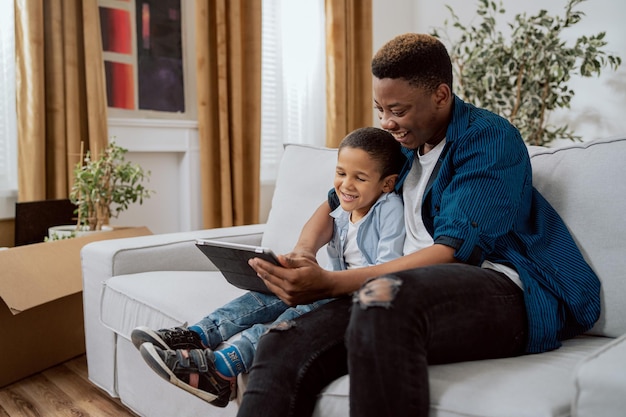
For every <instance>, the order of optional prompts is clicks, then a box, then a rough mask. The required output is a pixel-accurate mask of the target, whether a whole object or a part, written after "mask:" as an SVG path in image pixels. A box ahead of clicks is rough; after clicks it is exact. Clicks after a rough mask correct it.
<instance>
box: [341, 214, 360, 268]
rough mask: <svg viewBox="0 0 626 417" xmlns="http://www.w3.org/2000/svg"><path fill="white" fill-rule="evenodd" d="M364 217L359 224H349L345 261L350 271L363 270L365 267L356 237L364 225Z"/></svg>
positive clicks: (344, 254)
mask: <svg viewBox="0 0 626 417" xmlns="http://www.w3.org/2000/svg"><path fill="white" fill-rule="evenodd" d="M363 219H365V217H362V218H361V219H360V220H359V221H358V222H356V223H352V220H350V221H349V223H348V234H347V236H346V245H345V246H344V252H343V259H344V260H345V261H346V267H347V268H348V269H352V268H361V267H363V266H365V265H364V264H363V255H361V251H360V250H359V245H357V243H356V236H357V234H358V233H359V227H360V226H361V223H363Z"/></svg>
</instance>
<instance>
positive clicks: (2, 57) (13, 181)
mask: <svg viewBox="0 0 626 417" xmlns="http://www.w3.org/2000/svg"><path fill="white" fill-rule="evenodd" d="M0 97H2V98H3V100H0V198H2V199H4V200H6V199H7V198H8V197H15V195H16V191H17V168H16V165H17V152H16V147H17V114H16V109H15V23H14V11H13V2H12V1H3V2H0ZM0 206H10V204H9V203H8V202H6V201H4V204H2V205H0ZM5 211H6V210H4V209H0V218H6V217H13V215H12V213H5Z"/></svg>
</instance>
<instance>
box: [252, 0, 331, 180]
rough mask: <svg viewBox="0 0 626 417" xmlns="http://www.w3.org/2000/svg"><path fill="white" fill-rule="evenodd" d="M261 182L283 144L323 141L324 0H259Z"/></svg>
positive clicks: (272, 171)
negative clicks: (261, 19) (261, 11)
mask: <svg viewBox="0 0 626 417" xmlns="http://www.w3.org/2000/svg"><path fill="white" fill-rule="evenodd" d="M262 27H263V29H262V32H263V33H262V48H263V51H262V57H263V58H262V92H261V101H262V105H261V109H262V110H261V181H265V182H271V181H274V180H275V179H276V173H277V170H278V163H279V161H280V157H281V156H282V148H283V144H284V143H305V144H311V145H319V146H323V145H324V144H325V141H326V139H325V138H326V75H325V71H326V69H325V68H326V60H325V56H326V53H325V48H326V43H325V30H324V0H314V1H306V2H294V1H290V0H263V24H262Z"/></svg>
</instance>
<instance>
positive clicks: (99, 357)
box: [81, 224, 265, 397]
mask: <svg viewBox="0 0 626 417" xmlns="http://www.w3.org/2000/svg"><path fill="white" fill-rule="evenodd" d="M264 230H265V225H264V224H257V225H248V226H235V227H225V228H215V229H206V230H198V231H192V232H182V233H167V234H157V235H149V236H139V237H132V238H124V239H112V240H102V241H98V242H92V243H89V244H87V245H85V246H84V247H83V249H82V250H81V265H82V273H83V314H84V320H85V345H86V349H87V365H88V371H89V379H90V380H91V381H92V382H93V383H94V384H96V385H97V386H99V387H100V388H102V389H104V390H105V391H107V392H108V393H109V394H110V395H111V396H114V397H116V396H117V387H116V381H115V377H116V376H115V334H114V333H113V332H112V331H111V330H109V329H107V328H106V327H104V326H103V325H102V323H101V322H100V299H101V296H102V288H103V287H102V283H103V282H104V281H106V280H108V279H109V278H111V277H113V276H117V275H126V274H134V273H139V272H148V271H210V270H215V267H214V266H213V264H212V263H211V262H210V261H209V260H208V259H207V258H206V256H204V254H202V252H201V251H200V250H199V249H197V248H196V247H195V241H196V239H203V238H206V239H218V240H225V241H231V242H239V243H245V244H250V245H257V244H260V242H261V238H262V236H263V231H264Z"/></svg>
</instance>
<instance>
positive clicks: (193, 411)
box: [82, 138, 626, 417]
mask: <svg viewBox="0 0 626 417" xmlns="http://www.w3.org/2000/svg"><path fill="white" fill-rule="evenodd" d="M530 153H531V155H532V164H533V171H534V182H535V186H536V187H537V188H538V189H539V190H540V191H541V192H542V193H543V194H544V196H545V197H546V198H547V199H548V200H550V201H551V203H552V204H553V205H554V206H555V207H556V208H557V210H558V211H559V212H560V214H561V215H562V216H563V218H564V219H565V221H566V223H567V225H568V227H569V228H570V229H571V232H572V234H573V235H574V237H575V239H576V241H577V242H578V244H579V246H580V248H581V250H582V252H583V253H584V255H585V257H586V259H587V260H588V261H589V262H590V264H591V266H592V267H593V268H594V270H595V271H596V272H597V274H598V275H599V276H600V279H601V280H602V284H603V287H602V302H603V306H602V315H601V317H600V320H599V321H598V322H597V324H596V326H595V327H594V328H593V329H592V330H591V331H590V332H589V334H587V335H584V336H580V337H577V338H575V339H573V340H569V341H566V342H565V343H564V344H563V347H562V348H560V349H558V350H555V351H552V352H547V353H543V354H538V355H529V356H522V357H517V358H511V359H499V360H488V361H476V362H465V363H457V364H450V365H439V366H432V367H431V368H430V370H429V377H430V385H431V412H430V414H431V416H438V417H441V416H446V417H447V416H483V417H507V416H511V417H513V416H515V417H522V416H527V417H541V416H546V417H547V416H559V417H566V416H577V417H584V416H588V417H602V416H607V417H608V416H618V415H621V416H623V415H626V411H625V410H626V336H625V334H626V219H625V216H626V163H625V161H626V138H611V139H606V140H601V141H595V142H587V143H582V144H568V145H567V146H564V147H562V148H558V149H547V148H530ZM335 158H336V150H334V149H321V148H313V147H308V146H301V145H288V146H286V149H285V153H284V157H283V162H282V164H281V168H280V172H279V177H278V181H277V184H276V190H275V193H274V197H273V200H272V208H271V211H270V214H269V218H268V221H267V223H266V224H264V225H250V226H241V227H230V228H223V229H213V230H201V231H194V232H188V233H176V234H162V235H153V236H146V237H136V238H129V239H119V240H110V241H100V242H95V243H91V244H89V245H87V246H85V247H84V249H83V250H82V268H83V279H84V314H85V332H86V344H87V360H88V368H89V378H90V380H91V381H92V382H93V383H94V384H96V385H98V386H99V387H101V388H102V389H104V390H106V391H107V392H108V393H109V394H110V395H111V396H114V397H119V398H120V399H121V401H122V402H123V403H124V404H126V405H127V406H128V407H129V408H131V409H132V410H134V411H135V412H136V413H138V414H139V415H141V416H149V417H157V416H167V417H170V416H203V417H208V416H231V415H235V414H236V408H237V403H236V402H231V404H230V405H229V406H228V407H227V408H225V409H221V408H216V407H213V406H211V405H209V404H207V403H204V402H203V401H201V400H199V399H197V398H195V397H193V396H192V395H190V394H188V393H186V392H184V391H182V390H180V389H178V388H175V387H174V386H172V385H170V384H168V383H167V382H165V381H164V380H162V379H161V378H159V377H158V376H157V375H156V374H155V373H153V372H152V371H151V370H150V369H149V368H148V367H147V366H146V364H145V363H144V362H143V360H142V359H141V357H140V355H139V353H138V352H137V351H136V350H135V348H134V347H133V346H132V344H131V343H130V341H129V335H130V332H131V330H132V329H133V328H134V327H136V326H139V325H147V326H150V327H152V328H164V327H172V326H177V325H181V324H183V323H185V322H188V323H194V322H196V321H197V320H199V319H200V318H201V317H202V316H204V315H205V314H207V313H209V312H210V311H211V310H213V309H215V308H216V307H218V306H220V305H222V304H224V303H225V302H226V301H228V300H230V299H232V298H233V297H235V296H236V295H238V294H240V293H241V290H239V289H236V288H234V287H232V286H230V285H229V284H227V283H226V281H225V280H224V279H223V278H222V277H221V276H220V274H219V272H216V271H215V270H214V268H213V266H212V265H211V263H210V262H209V261H208V260H207V259H206V258H205V257H204V256H203V255H202V253H201V252H200V251H199V250H198V249H197V248H196V247H195V246H194V241H195V239H197V238H220V239H228V240H233V241H238V242H246V243H250V244H263V245H267V246H270V247H272V248H274V249H275V250H276V251H277V252H279V253H281V252H282V253H284V252H288V251H289V249H291V247H292V246H293V244H294V243H295V241H296V238H297V236H298V233H299V231H300V228H301V226H302V224H303V223H304V222H305V220H306V219H307V218H308V217H309V215H310V213H312V211H313V209H314V208H315V207H317V205H319V203H320V202H321V201H323V200H324V199H325V196H326V193H327V191H328V189H329V187H330V186H331V184H332V177H333V174H334V166H335ZM320 258H324V253H323V251H320ZM322 262H323V261H322ZM459 343H461V344H462V343H463V342H462V341H461V340H460V341H459ZM286 349H288V348H287V347H286ZM276 354H281V353H280V352H276ZM240 382H242V384H243V383H244V381H240ZM398 383H402V381H398ZM347 396H348V379H347V378H346V377H342V378H339V379H338V380H336V381H334V382H333V383H331V384H330V385H329V386H328V387H326V389H325V390H324V392H323V393H322V394H321V396H320V399H319V401H318V404H317V408H316V411H315V415H316V416H320V417H321V416H323V417H333V416H342V417H343V416H347V415H348V397H347Z"/></svg>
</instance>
